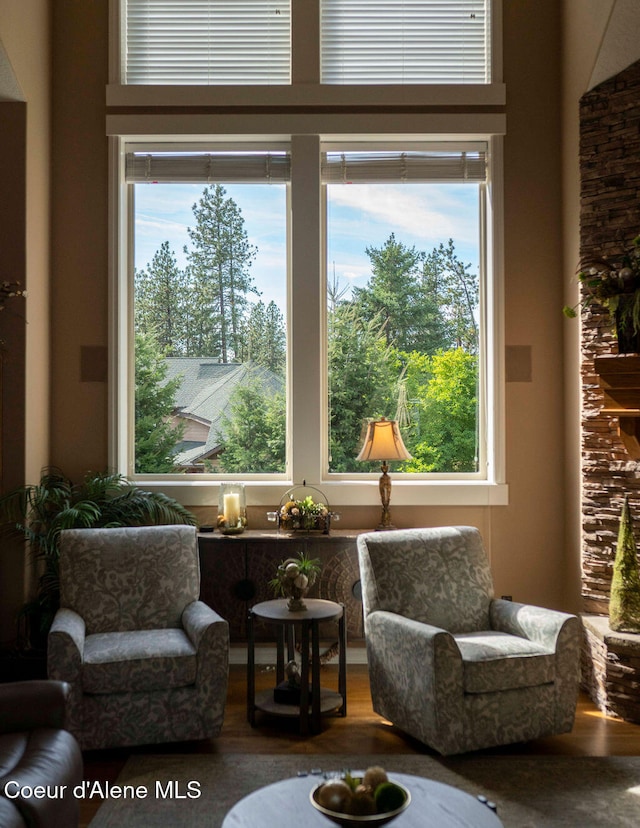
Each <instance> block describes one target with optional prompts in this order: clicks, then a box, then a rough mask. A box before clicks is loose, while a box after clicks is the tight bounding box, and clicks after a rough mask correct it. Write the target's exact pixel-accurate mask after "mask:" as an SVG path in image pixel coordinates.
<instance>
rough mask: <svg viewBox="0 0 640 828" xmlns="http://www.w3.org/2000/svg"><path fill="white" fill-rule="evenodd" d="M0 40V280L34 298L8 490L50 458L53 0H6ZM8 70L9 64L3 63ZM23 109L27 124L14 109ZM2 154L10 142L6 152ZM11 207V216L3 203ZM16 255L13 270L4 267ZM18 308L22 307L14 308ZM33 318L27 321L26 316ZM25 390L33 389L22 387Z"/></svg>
mask: <svg viewBox="0 0 640 828" xmlns="http://www.w3.org/2000/svg"><path fill="white" fill-rule="evenodd" d="M0 40H1V41H2V45H3V47H4V56H5V57H6V59H7V60H8V63H9V66H10V71H11V72H12V73H13V75H14V77H15V81H16V84H15V88H16V89H18V90H19V92H20V93H21V96H22V97H23V100H24V102H23V103H6V104H3V103H0V133H1V136H2V137H1V140H0V143H2V145H3V148H6V145H7V143H11V141H12V140H13V139H16V140H18V141H19V142H20V147H17V146H16V154H15V155H12V156H11V161H10V162H9V163H8V164H7V166H6V167H5V168H4V169H3V174H2V176H1V180H2V185H1V189H2V193H3V199H4V201H3V210H2V217H3V220H2V228H3V236H2V244H0V249H1V250H2V270H0V278H2V279H7V280H9V281H14V280H19V281H21V282H22V283H23V284H25V285H26V287H27V290H28V294H29V296H28V300H26V303H25V301H24V300H15V299H14V300H11V305H10V306H8V307H7V309H6V310H5V311H4V312H3V317H2V327H1V328H0V337H1V338H2V339H3V340H4V349H5V350H4V371H3V394H2V441H3V458H2V459H3V463H2V467H3V473H2V488H3V490H7V489H10V488H12V487H14V486H17V485H20V484H22V483H23V482H24V480H25V477H26V478H29V477H30V476H31V475H36V474H38V472H39V469H40V467H41V466H42V465H43V464H45V463H47V462H48V460H49V376H50V374H49V368H50V356H49V284H50V267H49V261H50V157H51V156H50V147H51V100H50V85H51V26H50V4H49V2H47V0H30V2H29V3H28V4H26V3H24V2H22V0H3V2H2V3H0ZM5 69H6V67H5ZM18 108H21V109H22V114H21V116H20V123H19V122H18V120H17V119H16V118H15V117H13V116H11V115H10V113H11V112H13V115H14V116H15V115H16V113H17V111H18ZM3 155H4V150H3ZM9 206H10V210H11V215H10V216H9V215H7V214H6V213H5V211H6V210H7V209H9ZM8 263H10V264H11V267H10V270H9V269H7V270H5V269H4V268H6V267H7V264H8ZM14 311H15V313H14ZM25 313H26V320H27V322H28V324H26V326H25V322H24V315H23V314H25ZM25 389H26V390H25ZM0 585H1V586H0V642H5V641H8V640H12V639H13V638H14V635H15V616H16V612H17V610H18V609H19V607H20V606H21V605H22V603H23V601H24V599H25V596H26V594H27V592H28V585H29V567H28V561H26V560H25V555H24V548H23V545H22V544H18V545H11V544H9V543H8V542H7V541H6V540H5V541H3V544H2V549H1V555H0Z"/></svg>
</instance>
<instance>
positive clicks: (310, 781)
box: [222, 771, 503, 828]
mask: <svg viewBox="0 0 640 828" xmlns="http://www.w3.org/2000/svg"><path fill="white" fill-rule="evenodd" d="M355 772H356V771H354V773H355ZM390 777H391V779H394V780H396V781H397V782H400V784H402V785H404V786H405V787H406V788H408V789H409V791H410V792H411V803H410V804H409V807H408V808H407V809H406V811H404V812H403V813H402V814H400V816H399V817H397V818H396V819H395V820H394V821H393V822H392V823H391V825H393V826H394V828H396V826H397V828H470V826H473V828H503V826H502V822H501V821H500V820H499V819H498V817H497V816H496V814H495V812H494V811H492V810H491V809H490V808H489V807H487V805H485V804H483V803H482V802H480V801H479V800H478V799H475V798H474V797H473V796H471V795H470V794H468V793H465V792H464V791H461V790H458V788H454V787H453V786H451V785H445V784H444V783H442V782H434V781H432V780H431V779H424V778H423V777H421V776H413V775H410V774H406V773H391V774H390ZM321 781H322V778H321V777H318V776H313V775H312V776H303V777H296V778H294V779H285V780H284V781H283V782H276V783H274V784H273V785H266V786H265V787H264V788H260V789H258V790H257V791H254V792H253V793H250V794H249V795H248V796H245V797H244V799H241V800H240V802H238V803H237V804H236V805H234V806H233V808H232V809H231V810H230V811H229V812H228V813H227V815H226V817H225V818H224V821H223V823H222V828H256V826H257V825H259V826H260V828H299V827H300V825H304V826H305V828H329V826H330V825H331V824H332V823H330V822H329V820H328V819H327V818H326V817H325V816H323V815H322V814H320V813H318V812H317V811H316V810H315V809H314V808H313V806H312V805H311V803H310V802H309V794H310V793H311V791H312V790H313V788H315V786H316V785H317V784H318V783H319V782H321Z"/></svg>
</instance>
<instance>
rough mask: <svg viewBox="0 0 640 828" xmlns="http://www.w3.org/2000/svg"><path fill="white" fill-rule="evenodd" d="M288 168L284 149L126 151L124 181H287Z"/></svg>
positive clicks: (149, 182)
mask: <svg viewBox="0 0 640 828" xmlns="http://www.w3.org/2000/svg"><path fill="white" fill-rule="evenodd" d="M290 167H291V163H290V158H289V155H288V153H285V152H274V153H271V152H255V153H241V152H229V153H225V152H209V153H207V152H183V153H179V152H175V153H172V152H158V153H155V152H127V154H126V157H125V180H126V181H127V182H128V183H134V184H144V183H147V184H156V183H162V184H176V183H185V182H186V183H188V182H195V183H199V182H202V183H204V182H206V183H214V182H225V183H228V184H239V183H244V184H246V183H259V182H267V183H274V184H275V183H282V182H286V181H289V178H290Z"/></svg>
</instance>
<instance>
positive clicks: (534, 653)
mask: <svg viewBox="0 0 640 828" xmlns="http://www.w3.org/2000/svg"><path fill="white" fill-rule="evenodd" d="M453 637H454V639H455V641H456V644H457V645H458V649H459V650H460V654H461V656H462V664H463V668H464V671H463V688H464V692H465V693H496V692H500V691H502V690H513V689H515V688H517V687H536V686H538V685H540V684H550V683H551V682H553V680H554V678H555V667H556V662H555V653H553V652H551V653H549V652H547V651H545V650H544V649H543V648H542V647H540V645H538V644H534V643H532V642H531V641H529V640H528V639H526V638H520V637H519V636H516V635H508V634H506V633H500V632H495V631H492V630H487V631H485V632H475V633H457V634H455V635H454V636H453Z"/></svg>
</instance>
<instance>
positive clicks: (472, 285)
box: [422, 239, 478, 354]
mask: <svg viewBox="0 0 640 828" xmlns="http://www.w3.org/2000/svg"><path fill="white" fill-rule="evenodd" d="M470 267H471V265H465V264H463V263H462V262H461V261H460V259H459V258H458V257H457V255H456V251H455V246H454V244H453V239H449V242H448V244H447V245H446V246H445V245H444V244H440V245H439V246H438V247H436V248H434V249H433V250H432V252H431V253H429V254H428V255H427V256H426V258H425V261H424V266H423V271H422V272H423V283H424V287H425V289H426V290H427V291H428V292H429V293H430V294H431V295H432V296H433V297H435V300H436V302H437V304H438V306H439V308H440V312H441V314H442V318H443V320H444V330H445V337H446V346H447V347H450V348H464V350H465V351H468V352H469V353H471V354H477V353H478V324H477V322H476V314H477V311H478V275H477V274H474V273H471V272H470Z"/></svg>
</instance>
